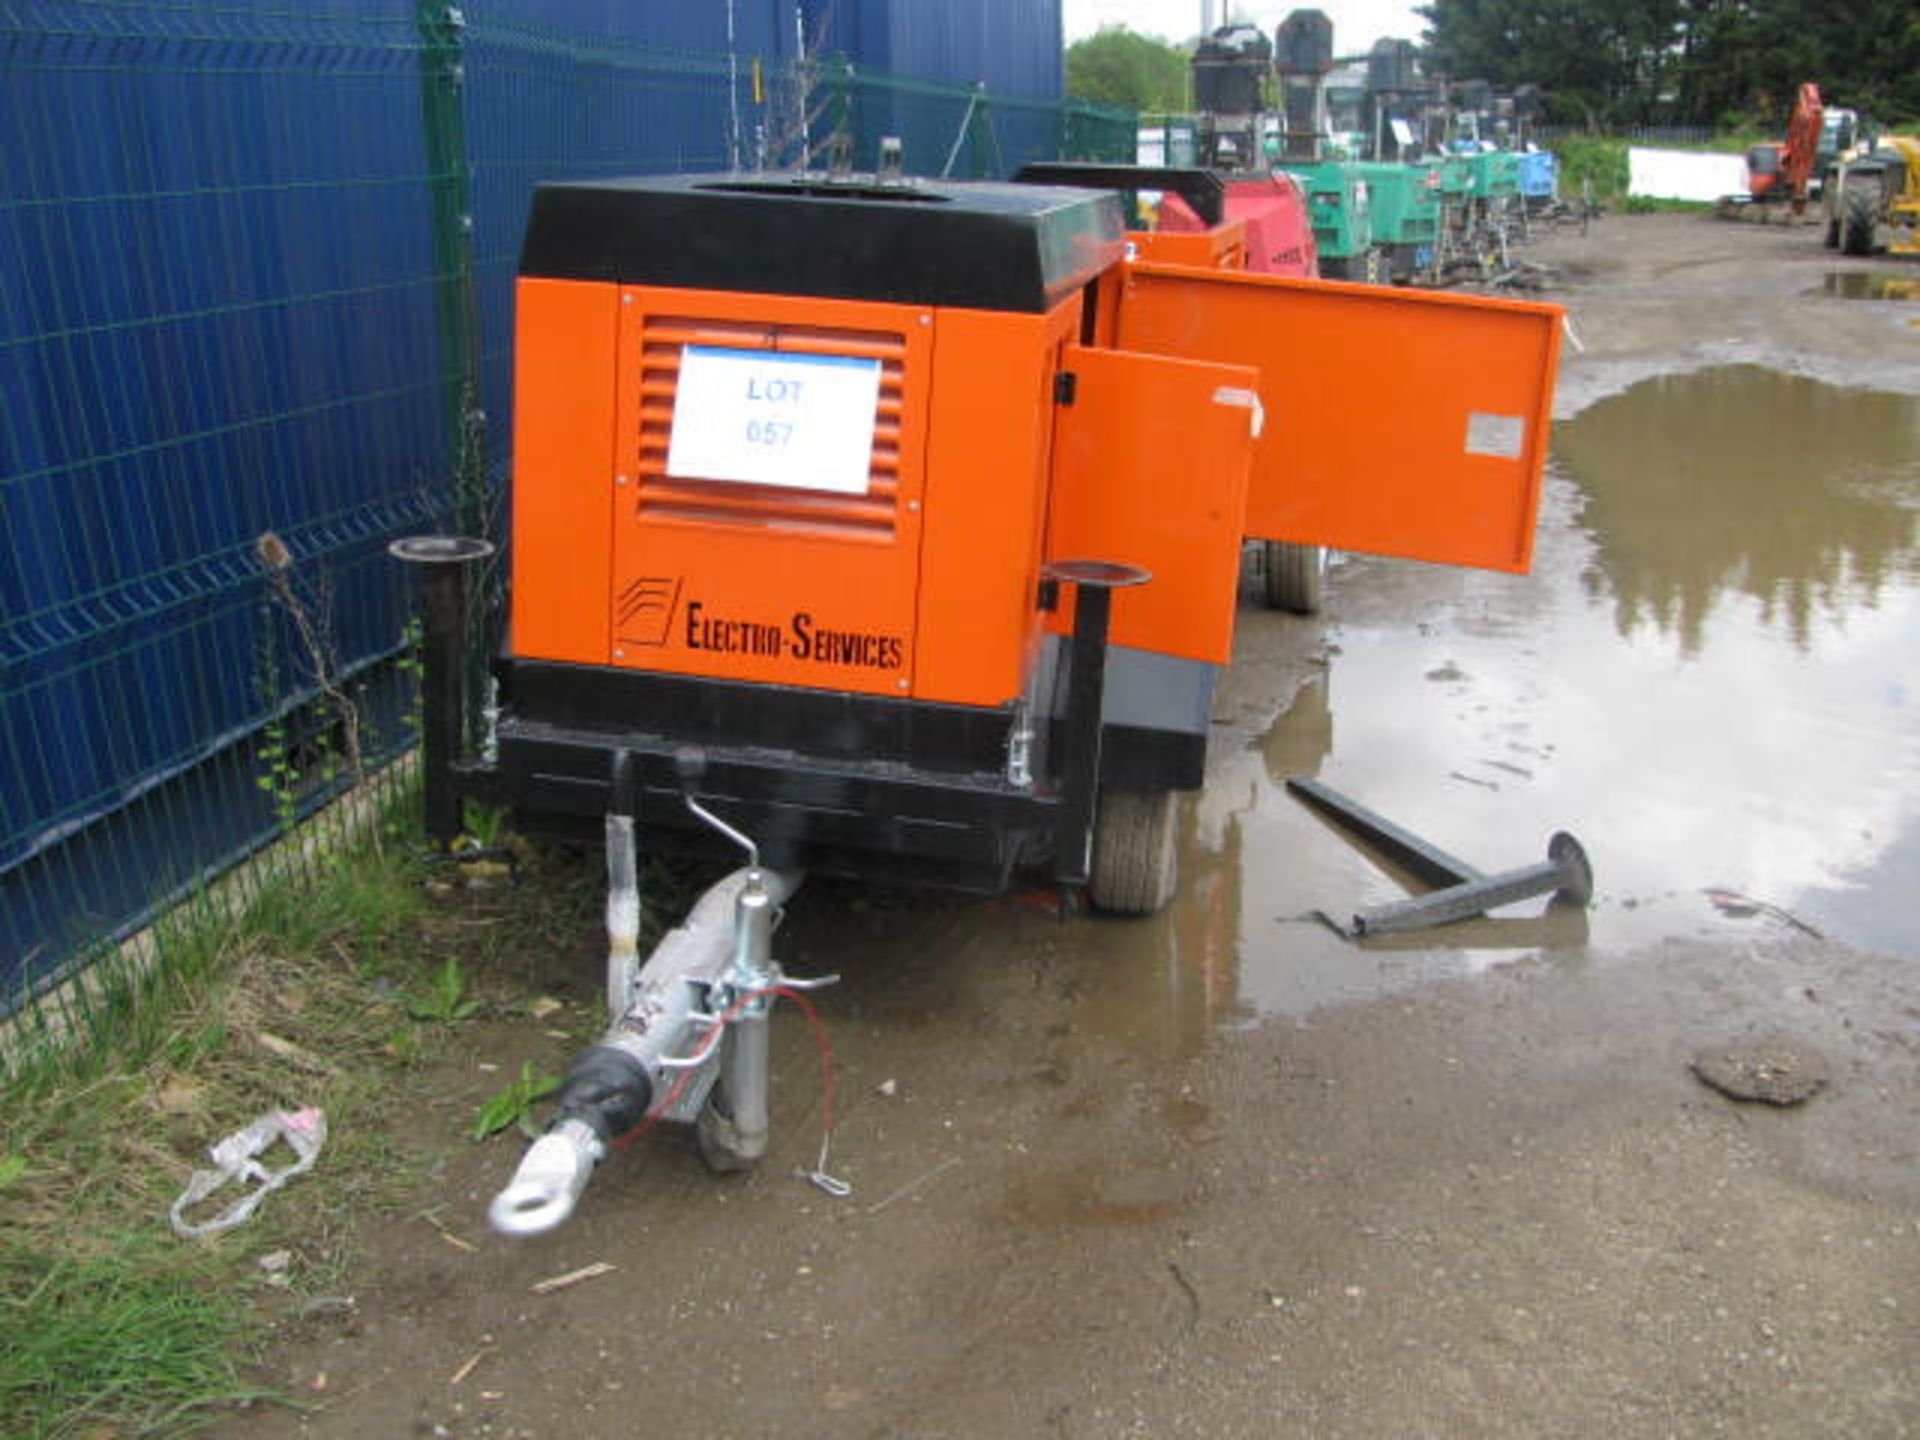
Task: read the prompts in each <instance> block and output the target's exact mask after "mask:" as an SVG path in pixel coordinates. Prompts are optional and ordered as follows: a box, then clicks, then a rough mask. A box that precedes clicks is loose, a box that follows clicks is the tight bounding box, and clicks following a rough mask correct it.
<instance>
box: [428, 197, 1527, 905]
mask: <svg viewBox="0 0 1920 1440" xmlns="http://www.w3.org/2000/svg"><path fill="white" fill-rule="evenodd" d="M1121 217H1122V211H1121V208H1120V204H1119V201H1118V199H1117V197H1116V196H1115V195H1114V194H1113V193H1111V192H1109V191H1106V190H1096V189H1092V188H1085V187H1077V186H1062V185H1044V184H998V183H947V182H943V181H930V180H915V179H901V178H881V177H875V176H861V177H827V176H821V175H812V174H809V175H798V176H757V175H756V176H742V175H693V176H665V177H656V176H649V177H643V178H632V179H614V180H590V181H580V182H571V183H557V184H546V185H542V186H540V187H539V188H538V190H537V192H536V194H535V197H534V201H533V208H532V214H531V219H530V222H529V225H528V230H527V235H526V241H525V247H524V249H523V251H522V254H521V259H520V267H519V278H518V282H517V306H518V317H517V336H516V345H515V355H514V392H515V400H514V463H513V489H512V526H511V549H510V588H509V592H508V605H507V612H506V613H507V621H506V625H505V629H504V633H503V635H502V636H501V638H500V643H499V647H498V653H497V656H496V658H495V661H494V667H493V668H494V674H495V677H496V678H497V681H498V685H499V702H498V710H497V729H496V733H494V734H493V735H491V736H490V737H489V743H488V745H487V746H486V748H485V754H486V756H487V758H486V759H484V760H481V759H473V758H468V757H466V756H465V755H463V754H462V753H461V750H462V740H461V737H462V735H463V734H464V731H465V721H464V719H463V718H462V717H461V715H460V709H461V705H460V696H461V695H462V693H463V691H464V686H463V685H462V683H461V682H460V679H459V677H458V676H453V677H451V678H449V676H448V674H447V672H448V669H449V667H450V664H451V661H450V659H449V658H448V653H447V652H450V651H451V649H452V648H453V647H452V646H451V645H449V646H445V647H440V648H441V653H440V655H439V659H438V660H437V661H436V658H435V647H434V644H433V642H432V641H431V638H430V646H429V656H428V669H429V675H428V679H427V686H428V700H429V708H430V710H437V713H438V716H439V718H438V719H435V718H434V717H433V716H431V715H430V717H429V721H428V737H427V740H428V744H427V749H428V752H429V753H428V756H427V768H428V774H427V781H426V783H427V790H428V796H427V803H428V813H429V828H430V829H431V830H432V831H433V832H434V833H435V834H436V835H437V836H439V837H441V838H448V837H450V836H451V834H452V833H453V832H454V831H456V830H457V829H458V826H459V806H460V801H461V799H462V798H463V797H476V798H483V799H485V800H488V801H490V802H493V803H497V804H504V805H507V806H509V807H511V809H512V810H513V811H514V812H515V813H516V816H517V818H518V820H519V823H520V824H521V825H522V826H523V827H525V828H528V829H532V830H542V829H545V830H550V831H557V832H560V833H563V834H574V835H579V836H582V837H589V836H593V835H595V834H597V832H598V826H599V825H600V823H601V822H603V821H604V820H605V819H606V818H607V817H608V816H610V815H612V816H621V817H631V819H632V821H633V825H634V827H635V828H636V830H637V833H638V835H639V837H640V843H641V845H642V846H643V848H644V847H646V846H660V847H667V848H673V849H679V850H688V849H699V848H702V847H710V846H714V845H718V844H721V843H723V842H722V841H721V840H720V839H719V838H717V835H716V829H715V828H714V827H712V826H710V824H709V823H708V822H707V821H703V820H702V819H701V818H700V816H699V815H698V814H696V813H693V810H690V808H689V805H688V803H687V801H688V799H689V798H690V797H693V796H697V801H698V803H697V805H696V806H695V807H694V809H695V810H701V811H704V812H705V813H706V814H707V815H709V816H712V817H719V818H720V819H721V820H723V821H724V822H725V823H724V825H722V826H720V827H718V831H719V833H725V831H726V830H727V828H728V827H731V828H732V829H733V830H737V831H739V832H743V834H744V835H745V836H747V837H751V838H752V840H753V841H754V842H756V843H757V845H758V847H759V852H760V856H761V857H764V860H765V862H766V863H767V864H768V865H769V866H772V867H777V868H780V869H783V870H790V871H795V872H800V871H807V870H812V871H816V872H822V873H832V874H839V875H845V876H852V877H860V878H872V879H876V880H884V881H899V880H906V881H913V882H926V883H933V884H939V885H947V886H956V887H961V888H966V889H973V890H979V891H995V890H1000V889H1002V888H1004V887H1006V886H1008V885H1009V884H1011V883H1014V882H1015V880H1016V878H1017V877H1021V876H1032V877H1039V878H1043V879H1047V880H1049V881H1051V882H1056V883H1059V884H1062V885H1066V886H1070V887H1082V886H1084V887H1086V888H1087V889H1088V891H1089V892H1090V895H1091V898H1092V900H1093V901H1094V903H1095V904H1096V905H1099V906H1101V907H1104V908H1106V909H1109V910H1113V911H1118V912H1123V913H1145V912H1150V911H1153V910H1156V909H1158V908H1160V907H1161V906H1162V905H1164V904H1165V903H1166V901H1167V900H1168V899H1169V898H1170V896H1171V895H1172V893H1173V890H1174V885H1175V877H1174V871H1173V866H1174V855H1175V843H1174V842H1175V828H1176V827H1175V807H1176V802H1177V797H1178V795H1179V794H1180V793H1181V792H1183V791H1189V790H1194V789H1197V788H1198V787H1199V786H1200V784H1201V781H1202V777H1203V774H1204V770H1205V752H1206V743H1207V729H1208V721H1209V715H1210V711H1211V705H1212V697H1213V690H1214V683H1215V678H1216V676H1217V674H1218V672H1219V670H1220V667H1222V666H1224V665H1226V664H1227V663H1228V660H1229V657H1230V655H1231V652H1232V645H1233V632H1234V615H1235V607H1236V602H1237V598H1238V592H1239V585H1238V577H1239V572H1240V562H1241V554H1242V549H1243V545H1244V543H1245V542H1246V541H1247V540H1249V539H1254V538H1258V539H1264V540H1277V541H1290V542H1295V543H1299V544H1317V545H1323V546H1331V547H1338V548H1341V549H1348V550H1358V551H1369V552H1374V553H1379V554H1386V555H1397V556H1406V557H1410V558H1413V559H1418V560H1427V561H1434V562H1439V563H1444V564H1453V565H1469V566H1483V567H1488V568H1492V569H1498V570H1512V571H1518V570H1524V569H1525V568H1526V567H1527V565H1528V563H1529V559H1530V554H1531V550H1532V545H1533V533H1534V521H1535V511H1536V507H1537V503H1538V499H1539V493H1540V484H1541V472H1542V464H1543V460H1544V456H1545V453H1546V449H1547V438H1548V426H1549V409H1550V403H1551V388H1552V377H1553V374H1554V369H1555V365H1556V361H1557V354H1558V345H1559V336H1560V331H1561V322H1560V312H1559V311H1558V310H1557V309H1556V308H1555V307H1553V306H1550V305H1545V304H1537V303H1528V302H1517V301H1511V300H1497V299H1486V298H1477V297H1470V296H1463V295H1439V294H1429V293H1422V292H1408V291H1400V290H1388V289H1384V288H1378V287H1367V286H1360V285H1346V284H1339V283H1334V282H1325V281H1318V280H1311V279H1295V278H1286V277H1280V276H1274V275H1270V274H1261V273H1255V272H1252V271H1249V270H1247V269H1245V268H1242V267H1243V266H1244V263H1245V260H1244V257H1245V253H1246V248H1247V247H1246V245H1245V243H1244V237H1239V238H1236V237H1235V235H1234V234H1233V233H1231V231H1232V227H1233V226H1235V225H1239V224H1243V223H1244V222H1241V221H1238V220H1232V219H1228V220H1225V221H1224V222H1223V225H1224V227H1225V229H1224V230H1217V231H1215V232H1210V233H1209V234H1208V235H1205V236H1196V237H1191V238H1189V237H1169V236H1161V237H1156V238H1155V239H1154V240H1152V241H1145V240H1143V237H1139V236H1133V237H1129V235H1128V234H1127V233H1125V231H1124V230H1123V225H1122V218H1121ZM1182 247H1184V248H1182ZM445 553H447V554H449V555H453V556H454V558H455V559H456V560H457V558H458V557H457V554H455V550H454V547H452V546H447V547H446V550H445ZM452 613H453V614H454V617H455V618H454V619H453V620H452V621H451V622H448V623H449V624H450V625H451V627H452V633H454V634H455V636H456V639H457V634H458V630H459V623H458V611H457V605H456V609H455V610H454V611H453V612H452ZM432 625H433V606H432V603H431V594H430V603H429V627H430V629H431V628H432ZM446 629H447V626H446V625H443V626H442V630H443V631H445V630H446ZM436 667H437V671H438V675H437V678H436V673H435V672H436ZM449 711H451V718H449Z"/></svg>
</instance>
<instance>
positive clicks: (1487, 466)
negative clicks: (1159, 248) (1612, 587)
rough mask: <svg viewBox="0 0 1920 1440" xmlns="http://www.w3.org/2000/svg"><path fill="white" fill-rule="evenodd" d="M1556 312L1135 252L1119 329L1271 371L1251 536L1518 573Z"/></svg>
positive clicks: (1263, 384) (1528, 524)
mask: <svg viewBox="0 0 1920 1440" xmlns="http://www.w3.org/2000/svg"><path fill="white" fill-rule="evenodd" d="M1560 324H1561V312H1560V309H1559V307H1557V306H1553V305H1542V304H1535V303H1529V302H1522V301H1513V300H1490V299H1482V298H1479V297H1475V296H1466V295H1436V294H1429V293H1425V292H1420V291H1404V290H1389V289H1386V288H1384V287H1379V286H1370V285H1338V284H1331V283H1328V282H1325V281H1317V280H1299V279H1283V278H1279V277H1275V276H1269V275H1255V274H1246V273H1234V272H1224V271H1201V270H1192V269H1177V268H1173V267H1160V266H1150V265H1137V266H1133V267H1130V270H1129V273H1128V276H1127V279H1126V281H1125V288H1124V291H1123V295H1122V298H1121V302H1120V324H1119V333H1118V335H1117V337H1116V342H1115V343H1116V344H1118V345H1119V346H1121V347H1122V348H1123V349H1127V350H1149V351H1153V352H1154V353H1156V354H1167V355H1188V356H1193V357H1195V358H1204V359H1208V360H1221V361H1228V362H1231V363H1234V364H1238V365H1252V366H1255V367H1257V368H1258V369H1259V371H1260V381H1259V387H1260V396H1261V399H1262V401H1263V402H1264V403H1265V407H1266V417H1267V423H1266V431H1265V434H1264V435H1263V436H1262V438H1261V440H1260V442H1259V445H1258V446H1257V447H1256V451H1255V455H1254V463H1253V474H1252V478H1251V480H1250V482H1249V484H1248V488H1247V529H1246V533H1247V534H1249V535H1252V536H1257V537H1260V538H1263V539H1270V540H1295V541H1300V542H1304V543H1311V544H1320V545H1332V546H1337V547H1338V548H1340V549H1343V550H1362V551H1368V552H1371V553H1374V554H1380V555H1399V556H1405V557H1407V558H1409V559H1414V560H1431V561H1438V562H1441V563H1444V564H1452V565H1474V566H1480V567H1484V568H1486V569H1492V570H1516V571H1518V570H1525V569H1526V568H1527V566H1528V564H1529V563H1530V562H1531V560H1532V556H1533V531H1534V517H1535V513H1536V511H1537V510H1538V507H1539V501H1540V479H1541V471H1542V467H1543V466H1544V465H1545V463H1546V454H1547V440H1548V428H1549V425H1550V423H1551V419H1552V403H1553V377H1554V370H1555V367H1556V366H1557V364H1558V361H1559V354H1560Z"/></svg>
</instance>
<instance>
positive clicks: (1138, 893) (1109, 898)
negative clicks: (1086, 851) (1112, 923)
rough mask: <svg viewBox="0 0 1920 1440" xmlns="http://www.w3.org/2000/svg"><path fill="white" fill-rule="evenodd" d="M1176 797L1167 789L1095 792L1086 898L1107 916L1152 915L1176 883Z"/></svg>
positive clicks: (1178, 798)
mask: <svg viewBox="0 0 1920 1440" xmlns="http://www.w3.org/2000/svg"><path fill="white" fill-rule="evenodd" d="M1179 801H1180V797H1179V795H1178V793H1177V792H1175V791H1172V790H1119V789H1107V790H1102V791H1101V792H1100V809H1099V811H1098V813H1097V816H1096V818H1095V820H1094V822H1093V874H1092V876H1091V877H1090V880H1089V884H1088V887H1087V888H1088V892H1089V896H1090V898H1091V899H1092V901H1093V903H1094V906H1095V907H1096V908H1097V909H1101V910H1105V911H1106V912H1107V913H1108V914H1110V915H1154V914H1158V913H1159V912H1160V911H1162V910H1164V909H1166V907H1167V902H1168V901H1170V900H1172V899H1173V892H1174V889H1175V887H1176V886H1177V884H1178V882H1179V872H1180V857H1179V852H1178V850H1177V849H1176V847H1175V841H1176V839H1177V838H1178V836H1177V833H1176V832H1177V829H1178V820H1179V813H1180V804H1179Z"/></svg>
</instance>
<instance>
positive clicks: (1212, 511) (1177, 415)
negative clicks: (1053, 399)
mask: <svg viewBox="0 0 1920 1440" xmlns="http://www.w3.org/2000/svg"><path fill="white" fill-rule="evenodd" d="M1063 363H1064V365H1065V367H1066V368H1067V369H1068V370H1070V371H1072V372H1073V374H1074V377H1075V384H1074V397H1073V404H1072V405H1070V406H1066V407H1064V408H1062V409H1061V411H1060V413H1059V419H1058V422H1057V427H1056V432H1055V448H1054V491H1053V513H1052V518H1051V522H1050V524H1049V526H1048V529H1047V556H1048V558H1049V559H1054V560H1108V561H1118V562H1121V563H1123V564H1128V565H1140V566H1143V567H1145V568H1146V569H1148V570H1150V571H1152V572H1153V580H1152V583H1151V584H1147V585H1142V586H1137V587H1134V588H1131V589H1127V590H1122V591H1120V592H1118V593H1117V594H1116V595H1115V596H1114V601H1113V621H1112V629H1111V630H1110V631H1109V635H1110V638H1111V639H1112V641H1113V643H1114V644H1116V645H1128V646H1133V647H1135V648H1137V649H1141V650H1151V651H1154V652H1155V653H1157V654H1161V655H1176V656H1180V657H1183V658H1185V659H1189V660H1205V661H1211V662H1213V663H1214V664H1218V665H1224V664H1226V663H1227V661H1228V660H1229V659H1230V658H1231V656H1232V651H1233V615H1234V602H1235V596H1236V594H1237V592H1238V588H1239V579H1240V542H1241V517H1242V515H1243V513H1244V512H1245V508H1246V486H1247V467H1248V465H1249V463H1250V461H1251V459H1252V455H1253V445H1254V441H1253V422H1254V415H1255V412H1254V411H1253V409H1252V408H1251V407H1250V406H1249V405H1248V404H1247V403H1245V402H1246V399H1247V397H1249V396H1250V394H1251V392H1252V390H1253V388H1254V386H1255V384H1256V383H1257V381H1258V378H1259V377H1258V375H1257V373H1256V372H1255V371H1253V370H1251V369H1249V368H1247V367H1245V366H1239V365H1213V364H1203V363H1200V362H1197V361H1191V360H1174V359H1169V358H1167V357H1166V356H1162V355H1137V354H1129V353H1127V352H1126V351H1120V350H1083V349H1080V348H1078V347H1074V348H1070V349H1069V350H1068V351H1067V353H1066V358H1065V360H1064V362H1063ZM1059 624H1060V628H1061V629H1063V630H1070V629H1071V628H1072V623H1071V620H1070V619H1068V618H1066V617H1061V619H1060V622H1059Z"/></svg>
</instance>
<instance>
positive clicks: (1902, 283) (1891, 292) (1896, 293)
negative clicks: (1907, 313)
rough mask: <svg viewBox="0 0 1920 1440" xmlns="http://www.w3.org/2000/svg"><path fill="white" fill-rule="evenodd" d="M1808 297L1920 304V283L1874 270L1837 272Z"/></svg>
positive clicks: (1913, 278) (1902, 276)
mask: <svg viewBox="0 0 1920 1440" xmlns="http://www.w3.org/2000/svg"><path fill="white" fill-rule="evenodd" d="M1808 293H1809V294H1813V295H1827V296H1831V297H1832V298H1833V299H1836V300H1920V279H1916V278H1915V277H1913V276H1911V275H1885V274H1877V273H1875V272H1874V271H1871V270H1835V271H1832V272H1831V273H1829V274H1828V275H1827V277H1826V279H1825V281H1824V282H1823V283H1822V284H1821V286H1820V288H1819V289H1818V290H1813V291H1809V292H1808Z"/></svg>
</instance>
